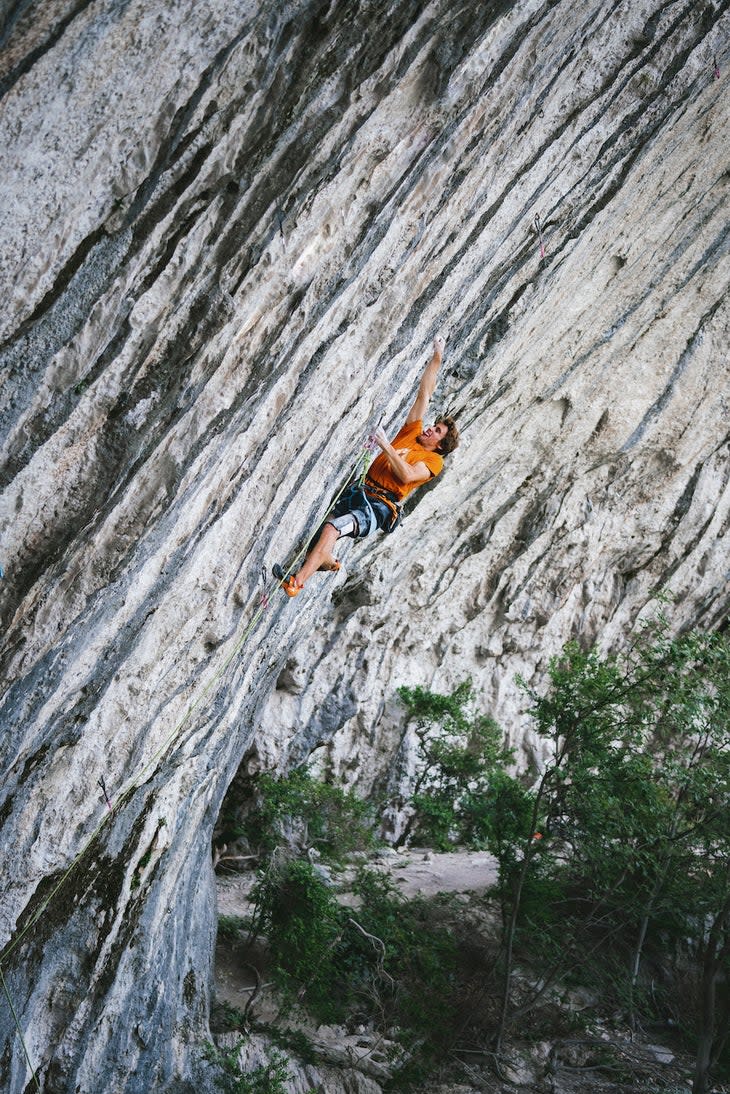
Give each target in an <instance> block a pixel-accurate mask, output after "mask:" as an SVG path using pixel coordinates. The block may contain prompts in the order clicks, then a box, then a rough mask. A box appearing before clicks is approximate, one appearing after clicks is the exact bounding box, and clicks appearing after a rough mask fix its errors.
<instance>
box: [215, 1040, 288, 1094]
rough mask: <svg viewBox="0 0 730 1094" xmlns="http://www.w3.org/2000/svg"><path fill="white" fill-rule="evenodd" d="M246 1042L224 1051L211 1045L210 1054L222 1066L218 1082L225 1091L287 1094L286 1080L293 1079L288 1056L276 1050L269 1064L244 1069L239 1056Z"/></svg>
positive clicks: (228, 1092) (229, 1092)
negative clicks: (249, 1069)
mask: <svg viewBox="0 0 730 1094" xmlns="http://www.w3.org/2000/svg"><path fill="white" fill-rule="evenodd" d="M244 1044H245V1041H243V1040H242V1041H239V1042H238V1044H237V1045H235V1046H234V1047H233V1048H230V1049H227V1050H226V1051H221V1050H220V1049H219V1048H216V1046H215V1045H208V1046H207V1050H206V1055H207V1057H208V1059H209V1060H210V1061H211V1063H213V1064H215V1065H216V1066H217V1067H218V1068H219V1069H220V1074H219V1075H218V1078H217V1080H216V1085H217V1086H218V1088H219V1090H221V1091H223V1092H224V1094H286V1088H285V1086H284V1083H286V1082H288V1081H289V1079H290V1078H291V1074H290V1072H289V1068H288V1065H287V1062H286V1059H285V1057H284V1056H282V1055H281V1053H280V1052H276V1050H274V1051H273V1052H272V1054H271V1059H270V1060H269V1062H268V1063H267V1064H261V1065H260V1066H259V1067H255V1068H253V1070H251V1071H246V1072H244V1071H241V1065H240V1063H239V1056H240V1052H241V1048H242V1046H243V1045H244Z"/></svg>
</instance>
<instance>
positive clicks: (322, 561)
mask: <svg viewBox="0 0 730 1094" xmlns="http://www.w3.org/2000/svg"><path fill="white" fill-rule="evenodd" d="M443 354H444V340H443V338H440V337H437V338H434V341H433V356H432V357H431V360H430V361H429V362H428V364H427V365H426V368H425V369H424V371H423V375H422V377H421V382H420V384H419V385H418V393H417V395H416V398H415V401H414V403H413V406H412V407H411V409H410V411H409V413H408V417H407V418H406V421H405V425H404V426H403V428H402V429H400V430H399V431H398V433H397V434H396V436H395V437H394V438H393V441H392V443H391V442H390V441H389V440H388V438H387V437H386V435H385V432H384V431H383V430H382V429H380V428H378V429H376V430H375V433H374V434H373V441H374V442H375V443H376V444H377V445H378V447H379V448H380V449H381V452H380V455H378V456H377V457H376V459H374V460H373V462H372V464H371V465H370V468H369V470H368V474H367V478H366V479H365V481H364V483H362V484H360V483H353V484H351V485H350V486H349V487H347V488H346V489H345V490H344V491H343V494H342V496H341V497H340V498H339V499H338V501H337V503H336V504H335V506H334V508H333V510H332V512H331V513H329V515H328V516H327V518H326V520H325V523H324V525H323V527H322V530H321V532H320V533H319V536H318V538H317V541H316V543H315V544H314V546H313V547H312V549H311V550H310V552H309V554H308V555H307V557H306V560H305V562H304V565H303V566H302V568H301V569H300V570H299V571H298V573H296V574H290V575H289V576H288V577H286V578H284V573H283V570H282V569H281V567H279V566H276V567H275V568H274V575H275V576H276V577H279V578H281V579H283V580H282V582H281V587H282V589H283V590H284V592H285V593H287V595H288V596H298V594H299V593H300V592H301V591H302V589H303V588H304V584H305V582H306V581H307V580H308V579H309V578H310V577H311V576H312V574H313V573H315V572H316V571H317V570H329V571H334V570H339V568H340V564H339V562H338V561H337V559H336V558H335V556H334V554H333V550H334V546H335V543H336V542H337V540H338V539H339V538H340V537H341V536H350V537H351V538H352V539H362V538H364V537H365V536H369V535H371V534H372V533H373V532H374V531H376V529H378V528H381V529H382V530H383V531H385V532H392V531H393V529H394V528H395V527H396V525H397V524H398V521H399V520H400V507H401V505H402V503H403V501H404V500H405V499H406V498H407V497H408V495H409V494H410V493H412V491H413V490H415V489H416V487H418V486H422V485H423V483H425V482H428V481H429V479H431V478H434V477H435V476H436V475H438V474H439V472H440V471H441V469H442V468H443V465H444V459H443V458H444V456H445V455H447V454H448V453H449V452H453V450H454V449H455V448H456V446H457V445H458V443H459V433H458V430H457V428H456V423H455V422H454V419H453V418H450V417H442V418H439V419H438V420H437V421H436V422H435V423H434V424H433V425H430V426H428V428H426V429H424V426H423V418H424V415H425V413H426V409H427V407H428V404H429V402H430V400H431V396H432V395H433V392H434V389H435V387H436V378H437V376H438V371H439V368H440V367H441V361H442V359H443Z"/></svg>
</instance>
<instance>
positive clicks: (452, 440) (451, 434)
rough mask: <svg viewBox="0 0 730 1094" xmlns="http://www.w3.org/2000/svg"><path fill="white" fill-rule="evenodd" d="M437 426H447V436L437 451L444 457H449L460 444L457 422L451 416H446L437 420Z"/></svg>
mask: <svg viewBox="0 0 730 1094" xmlns="http://www.w3.org/2000/svg"><path fill="white" fill-rule="evenodd" d="M436 425H445V426H446V436H445V437H444V439H443V440H442V441H441V444H440V445H439V446H438V448H437V449H436V451H437V452H440V453H441V455H442V456H448V454H449V452H453V451H454V449H455V448H457V447H458V444H459V430H458V429H457V428H456V422H455V421H454V419H453V418H451V417H450V416H448V415H444V416H443V417H441V418H439V419H438V420H437V422H436Z"/></svg>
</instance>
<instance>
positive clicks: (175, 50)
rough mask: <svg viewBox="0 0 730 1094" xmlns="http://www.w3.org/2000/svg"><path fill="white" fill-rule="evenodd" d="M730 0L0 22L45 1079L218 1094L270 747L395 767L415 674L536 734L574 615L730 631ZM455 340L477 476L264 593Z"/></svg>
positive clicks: (26, 1009)
mask: <svg viewBox="0 0 730 1094" xmlns="http://www.w3.org/2000/svg"><path fill="white" fill-rule="evenodd" d="M729 7H730V5H729V4H728V3H727V0H714V2H713V0H707V2H703V3H696V2H694V0H685V2H681V0H678V2H663V0H662V2H659V0H636V2H634V0H632V2H631V3H628V2H613V0H583V2H579V3H575V2H573V0H518V2H516V3H504V2H498V0H494V2H489V0H487V2H482V0H479V2H477V0H471V2H459V0H455V2H454V0H433V2H431V3H427V2H424V0H398V2H395V0H359V2H353V3H347V4H346V3H337V2H336V0H331V2H330V0H279V2H274V0H259V2H258V3H257V2H255V0H225V2H224V0H95V2H91V0H58V2H57V3H55V4H48V5H46V4H40V3H37V4H33V3H30V2H22V0H17V2H15V3H13V2H12V0H5V2H4V3H2V5H0V14H1V15H2V19H3V26H2V32H1V35H0V43H1V52H0V92H1V93H2V97H1V98H0V157H2V180H3V199H4V201H3V205H4V216H3V217H2V221H0V232H1V233H2V246H1V247H0V284H1V285H2V295H3V302H4V306H3V309H2V315H1V316H0V338H1V340H2V342H1V353H2V372H1V375H2V385H3V386H2V396H3V397H2V405H1V407H0V422H1V435H2V451H3V468H2V482H1V484H0V489H1V494H0V528H1V529H2V541H1V548H0V562H1V563H2V565H3V568H4V570H5V577H4V579H3V581H2V582H1V583H0V584H1V586H2V589H1V593H0V606H1V609H2V617H3V638H4V644H3V652H2V680H3V698H2V708H1V710H2V714H1V717H2V725H3V733H2V744H1V746H0V747H1V753H0V765H1V766H0V770H2V783H1V789H0V820H1V822H2V848H3V868H2V897H1V898H0V945H2V946H3V947H5V948H4V949H3V951H2V953H1V954H0V967H1V968H2V971H3V976H4V978H5V981H6V982H7V988H8V993H9V995H10V997H11V998H12V1000H13V1004H14V1007H15V1011H16V1013H17V1017H18V1022H19V1024H20V1026H21V1028H22V1031H23V1039H22V1040H21V1038H20V1037H19V1035H18V1033H17V1030H16V1024H15V1021H14V1020H13V1017H12V1014H11V1012H10V1008H9V1006H8V1005H7V1000H6V999H5V998H4V997H0V1034H1V1035H0V1071H1V1072H2V1075H3V1081H5V1079H7V1087H6V1088H7V1089H8V1090H9V1091H12V1092H13V1094H16V1092H20V1091H24V1090H32V1089H36V1086H35V1084H34V1080H33V1077H32V1075H31V1071H30V1067H29V1066H28V1063H27V1061H26V1058H25V1055H24V1045H25V1049H27V1052H28V1055H29V1057H30V1060H31V1062H32V1065H33V1068H34V1069H35V1071H36V1073H37V1079H38V1084H39V1085H40V1086H41V1087H42V1088H43V1089H45V1090H48V1091H64V1092H65V1091H78V1092H90V1091H99V1090H100V1089H103V1090H105V1091H114V1092H122V1091H128V1092H131V1091H134V1092H142V1091H144V1092H147V1091H151V1090H173V1089H176V1090H187V1089H192V1087H191V1086H190V1083H191V1082H192V1081H193V1075H194V1070H195V1063H194V1061H195V1060H196V1059H197V1058H198V1055H199V1050H200V1045H201V1044H202V1042H203V1041H204V1040H205V1037H206V1035H207V1014H208V1006H209V982H210V969H211V955H212V946H213V934H214V926H215V923H214V920H215V909H214V896H213V886H212V876H211V866H210V837H211V831H212V827H213V824H214V822H215V820H216V816H217V812H218V809H219V806H220V803H221V800H222V797H223V795H224V793H225V790H226V787H227V785H228V783H229V782H230V780H231V778H232V777H233V775H234V773H235V771H236V770H237V767H238V765H239V763H240V762H241V759H242V758H243V757H244V755H246V754H248V755H249V756H250V757H252V762H257V763H263V764H266V765H270V764H272V763H273V764H279V765H286V764H288V763H291V762H293V761H295V760H299V759H302V758H303V757H305V756H308V755H310V754H311V753H314V754H315V755H317V756H318V757H319V759H320V762H321V763H322V765H324V766H328V767H330V768H332V769H334V770H336V771H337V772H338V773H339V774H340V775H342V777H344V778H345V779H346V780H347V781H348V782H351V783H355V782H359V783H360V785H361V786H362V787H363V788H364V789H367V788H368V786H369V785H370V784H371V782H372V780H373V779H376V778H384V777H387V773H388V771H389V770H390V767H391V760H392V756H393V752H394V749H396V748H397V746H398V742H399V735H400V729H399V716H398V712H397V709H396V707H395V704H394V702H393V694H394V689H395V687H396V686H398V685H399V684H404V683H411V684H412V683H416V682H419V683H426V684H429V685H432V686H433V687H436V688H446V687H448V686H450V685H451V684H452V683H454V682H456V681H458V680H461V679H463V678H464V677H465V676H466V675H469V674H470V675H471V676H472V677H473V678H474V680H475V683H476V684H477V686H478V688H479V690H480V693H481V694H482V697H483V701H484V705H485V706H486V707H487V708H488V709H490V710H491V712H492V713H493V714H494V715H495V716H496V717H497V718H498V719H499V720H501V721H502V722H503V723H504V725H505V727H506V728H507V729H508V730H509V731H510V733H511V735H512V737H513V740H515V742H516V743H518V744H522V743H523V737H522V730H521V723H520V719H519V710H520V702H521V700H520V697H519V694H518V691H517V689H516V686H515V683H514V677H515V675H516V673H517V672H522V673H523V675H525V676H526V677H527V678H528V679H539V676H540V673H541V672H542V670H543V669H544V666H545V663H546V659H547V658H548V656H549V655H550V654H551V653H553V652H554V651H555V650H556V649H557V648H559V646H560V645H561V643H562V642H563V641H564V640H565V639H567V638H568V637H571V636H574V635H576V634H578V635H581V636H583V637H584V638H586V639H588V640H590V639H593V638H595V637H601V639H602V640H603V641H605V642H607V643H611V642H613V641H615V640H617V639H618V638H620V636H622V635H623V634H625V633H626V632H627V631H629V630H630V629H631V628H632V627H633V626H634V625H635V624H636V621H637V619H638V618H640V616H641V614H642V613H644V612H646V611H647V610H650V609H649V608H648V605H649V603H650V600H651V598H652V597H653V596H654V595H655V594H656V593H657V592H670V593H672V594H673V595H674V597H675V598H676V607H675V609H673V622H674V625H675V626H676V627H678V628H680V627H684V626H687V625H690V624H693V623H697V624H700V625H702V626H707V627H716V626H719V625H720V624H721V622H722V620H723V619H724V615H725V612H726V609H727V603H728V526H729V524H730V491H729V490H728V470H729V461H728V446H727V434H728V405H727V399H728V383H727V381H728V360H727V345H728V303H727V298H726V293H727V286H728V281H729V280H730V253H729V252H730V233H728V223H727V209H728V201H727V196H728V188H729V185H730V173H729V172H728V168H727V132H728V107H727V69H728V65H729V64H730V58H728V56H727V47H726V42H727V39H728V32H729V31H730V17H729V15H728V8H729ZM536 217H539V221H538V223H539V225H540V229H541V234H542V243H543V246H542V250H544V255H541V244H540V239H539V237H538V233H537V229H536V221H535V218H536ZM437 331H442V332H443V333H444V334H445V335H446V336H447V338H448V345H447V355H446V361H445V364H444V368H443V370H442V380H441V383H440V386H439V389H438V391H437V399H436V402H437V407H436V409H442V408H445V407H449V408H450V409H451V410H452V411H453V412H455V413H456V414H457V416H458V419H459V423H460V426H461V429H462V435H463V443H462V446H461V447H460V448H459V450H458V451H457V452H456V453H455V454H454V455H453V456H452V457H451V458H450V460H449V464H448V468H447V470H446V471H445V473H444V475H443V477H442V479H441V480H440V481H438V482H437V484H435V487H434V489H433V490H430V489H428V490H423V491H422V492H421V495H420V497H419V498H418V500H417V502H416V504H415V505H414V506H413V507H412V511H411V512H410V513H409V514H408V516H407V517H406V520H405V522H404V524H403V526H402V527H401V529H399V530H398V531H397V532H396V533H395V534H394V535H393V536H392V537H391V538H389V539H386V538H384V537H381V538H379V539H377V540H373V541H372V542H370V543H367V544H365V545H361V546H357V547H355V548H353V549H351V550H350V551H349V553H348V552H347V551H346V552H345V563H346V564H345V568H344V572H343V573H342V574H340V575H338V576H337V577H336V578H332V577H330V576H325V577H322V578H321V579H320V578H319V577H318V578H316V579H314V580H313V583H312V586H310V587H308V589H307V591H306V593H305V594H303V595H302V596H301V597H299V598H298V599H297V600H296V601H295V602H288V601H286V600H285V598H284V596H283V595H282V594H280V593H276V594H275V595H274V596H273V597H272V600H271V606H270V607H269V608H268V609H267V610H264V609H263V607H262V605H261V592H262V589H263V584H262V581H261V576H260V575H261V570H262V567H264V568H266V569H267V570H268V568H269V566H270V564H271V562H272V561H274V560H277V559H278V560H285V559H287V558H291V557H292V556H293V555H295V554H296V552H297V551H298V550H299V549H300V548H301V546H302V544H303V543H304V542H305V539H306V536H307V534H308V530H311V529H312V527H313V526H314V525H315V523H316V522H317V521H318V520H319V519H320V518H321V516H322V514H323V513H324V512H325V511H326V504H327V498H328V497H329V496H331V494H332V492H334V491H335V490H336V489H337V488H338V486H339V485H340V483H341V482H342V480H343V477H344V476H345V475H346V474H347V471H348V469H349V468H350V467H351V466H352V465H353V463H354V462H355V461H356V460H357V458H358V456H359V454H360V453H361V451H362V445H363V441H364V440H365V438H366V436H367V433H368V429H369V428H371V427H372V425H373V424H374V423H375V422H376V421H378V420H379V419H380V418H381V417H382V418H383V420H384V422H385V424H386V426H387V428H388V429H395V428H396V427H397V426H398V424H399V423H400V420H401V419H402V417H403V414H404V411H405V409H406V408H407V406H408V404H409V402H410V399H411V398H412V395H413V389H414V385H415V383H416V382H417V379H418V375H419V372H420V369H421V368H422V367H423V364H424V363H425V361H426V359H427V356H428V349H429V345H430V341H431V338H432V337H433V335H434V334H435V333H436V332H437ZM315 581H317V582H319V587H318V588H317V589H315ZM244 639H245V641H244ZM524 741H525V748H526V749H529V738H525V739H524ZM102 782H103V789H104V793H102V786H101V783H102ZM105 794H106V795H107V796H108V800H109V805H107V804H106V801H105V797H104V795H105ZM100 1077H103V1079H100ZM100 1082H101V1083H102V1085H101V1086H100ZM4 1088H5V1087H4ZM199 1088H200V1087H198V1089H199Z"/></svg>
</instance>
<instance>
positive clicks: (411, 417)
mask: <svg viewBox="0 0 730 1094" xmlns="http://www.w3.org/2000/svg"><path fill="white" fill-rule="evenodd" d="M444 344H445V343H444V340H443V338H441V337H436V338H434V340H433V356H432V357H431V360H430V361H429V362H428V364H427V365H426V367H425V369H424V370H423V376H422V377H421V382H420V384H419V385H418V394H417V395H416V398H415V401H414V403H413V406H412V407H411V409H410V411H409V412H408V417H407V418H406V424H407V425H409V424H410V423H411V422H418V421H423V418H424V417H425V414H426V410H427V409H428V404H429V403H430V401H431V396H432V395H433V393H434V391H435V390H436V380H437V378H438V371H439V369H440V368H441V361H442V359H443V356H444Z"/></svg>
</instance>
